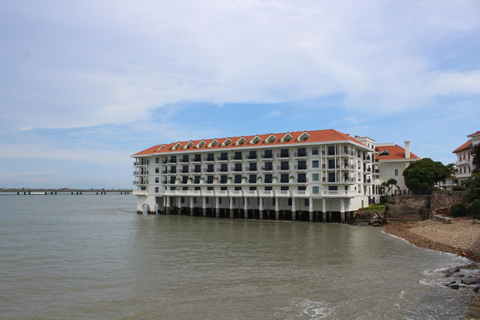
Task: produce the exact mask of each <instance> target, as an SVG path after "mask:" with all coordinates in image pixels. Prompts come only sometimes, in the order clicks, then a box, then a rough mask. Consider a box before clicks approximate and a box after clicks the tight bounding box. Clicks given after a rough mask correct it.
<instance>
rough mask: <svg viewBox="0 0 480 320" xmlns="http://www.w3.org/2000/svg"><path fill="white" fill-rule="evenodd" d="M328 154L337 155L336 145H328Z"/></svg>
mask: <svg viewBox="0 0 480 320" xmlns="http://www.w3.org/2000/svg"><path fill="white" fill-rule="evenodd" d="M327 154H328V155H329V156H333V155H335V146H329V147H328V151H327Z"/></svg>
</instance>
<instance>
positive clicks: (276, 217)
mask: <svg viewBox="0 0 480 320" xmlns="http://www.w3.org/2000/svg"><path fill="white" fill-rule="evenodd" d="M278 219H280V211H279V210H278V197H275V220H278Z"/></svg>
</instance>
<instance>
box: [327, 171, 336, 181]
mask: <svg viewBox="0 0 480 320" xmlns="http://www.w3.org/2000/svg"><path fill="white" fill-rule="evenodd" d="M328 182H335V172H329V173H328Z"/></svg>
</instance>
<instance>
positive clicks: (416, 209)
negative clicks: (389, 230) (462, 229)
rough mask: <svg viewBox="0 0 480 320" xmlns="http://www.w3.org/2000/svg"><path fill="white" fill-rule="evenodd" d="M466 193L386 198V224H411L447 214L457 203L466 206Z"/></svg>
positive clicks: (439, 192) (456, 192)
mask: <svg viewBox="0 0 480 320" xmlns="http://www.w3.org/2000/svg"><path fill="white" fill-rule="evenodd" d="M466 195H467V192H466V191H435V192H433V194H432V195H429V196H415V195H402V196H396V197H390V198H388V201H387V205H386V208H385V221H386V222H411V221H421V220H428V219H431V218H432V217H433V216H434V215H438V214H445V213H447V212H449V210H450V207H451V206H452V205H454V204H457V203H463V204H465V205H466V204H467V196H466Z"/></svg>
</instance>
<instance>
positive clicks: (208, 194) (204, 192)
mask: <svg viewBox="0 0 480 320" xmlns="http://www.w3.org/2000/svg"><path fill="white" fill-rule="evenodd" d="M214 195H215V193H214V191H213V190H202V196H214Z"/></svg>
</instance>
